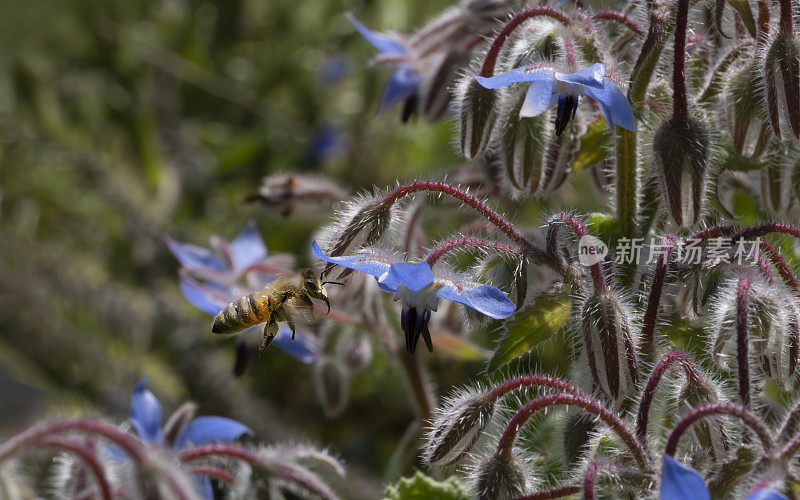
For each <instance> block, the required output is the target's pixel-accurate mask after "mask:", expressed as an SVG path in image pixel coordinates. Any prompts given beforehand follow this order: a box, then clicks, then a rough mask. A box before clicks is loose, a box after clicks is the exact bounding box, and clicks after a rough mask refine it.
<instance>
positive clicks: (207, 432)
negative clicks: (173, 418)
mask: <svg viewBox="0 0 800 500" xmlns="http://www.w3.org/2000/svg"><path fill="white" fill-rule="evenodd" d="M161 421H162V409H161V403H160V402H159V401H158V398H156V396H155V395H154V394H153V393H152V392H150V389H148V388H147V379H146V378H145V379H142V380H140V381H139V382H138V383H137V384H136V386H135V387H134V388H133V393H132V394H131V409H130V413H129V414H128V422H130V424H131V426H133V428H134V429H135V430H136V434H138V436H139V439H141V440H142V442H143V443H145V444H147V445H150V446H156V447H164V446H166V447H168V448H170V449H172V450H174V451H181V450H184V449H186V448H189V447H192V446H201V445H204V444H209V443H216V442H230V441H234V440H236V439H238V438H240V437H242V436H244V435H250V434H253V431H252V430H250V428H249V427H247V426H246V425H244V424H242V423H239V422H237V421H236V420H231V419H229V418H225V417H215V416H206V417H197V418H195V419H193V420H191V421H190V422H189V423H188V424H186V425H185V427H184V428H183V429H181V430H180V432H178V433H177V434H176V435H175V436H174V440H173V441H172V442H165V437H164V429H163V427H162V426H161ZM110 451H111V454H112V456H113V457H114V458H117V459H119V460H127V455H125V453H123V452H122V451H121V450H117V449H115V448H111V450H110ZM198 488H199V489H200V491H201V492H202V493H203V496H204V497H205V498H208V499H212V500H213V498H214V494H213V491H212V490H211V481H210V480H209V478H208V477H207V476H200V477H199V480H198Z"/></svg>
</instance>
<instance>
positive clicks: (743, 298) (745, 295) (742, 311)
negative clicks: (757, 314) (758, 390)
mask: <svg viewBox="0 0 800 500" xmlns="http://www.w3.org/2000/svg"><path fill="white" fill-rule="evenodd" d="M751 286H752V282H751V280H750V277H749V276H747V275H743V276H740V277H739V284H738V286H737V287H736V362H737V364H738V366H739V398H740V399H741V400H742V405H743V406H744V407H745V408H750V359H749V358H748V349H749V345H748V343H749V342H750V340H749V339H748V335H747V315H748V312H749V302H750V287H751Z"/></svg>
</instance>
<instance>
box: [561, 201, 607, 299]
mask: <svg viewBox="0 0 800 500" xmlns="http://www.w3.org/2000/svg"><path fill="white" fill-rule="evenodd" d="M556 224H566V225H568V226H569V227H570V228H571V229H572V231H573V232H574V233H575V236H576V237H577V238H578V240H580V239H581V238H583V237H584V236H587V235H588V234H589V232H588V231H587V230H586V226H584V225H583V223H582V222H581V221H580V220H578V218H577V217H575V216H574V215H572V214H570V213H567V212H560V213H558V214H556V215H554V216H553V217H551V218H550V220H549V221H548V225H549V226H550V227H551V230H550V231H548V234H547V239H548V241H547V248H548V250H549V253H551V254H552V253H555V252H556V250H555V248H556V244H557V241H558V230H557V228H556V227H555V225H556ZM554 258H555V256H554ZM590 269H591V272H592V282H593V283H594V289H595V291H596V292H597V293H598V294H600V293H603V292H606V291H608V284H607V283H606V277H605V273H603V265H602V263H601V262H597V263H595V264H592V265H591V266H590Z"/></svg>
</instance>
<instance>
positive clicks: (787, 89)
mask: <svg viewBox="0 0 800 500" xmlns="http://www.w3.org/2000/svg"><path fill="white" fill-rule="evenodd" d="M799 61H800V44H798V41H797V40H796V39H795V38H792V37H791V36H789V35H787V34H784V33H778V34H777V35H776V36H775V39H774V40H773V41H772V44H771V45H770V47H769V49H768V50H767V55H766V58H765V60H764V87H765V88H766V97H767V112H768V113H769V121H770V124H771V125H772V131H773V132H774V133H775V136H776V137H777V138H778V140H782V138H783V136H784V135H787V134H792V135H794V136H795V137H800V62H799Z"/></svg>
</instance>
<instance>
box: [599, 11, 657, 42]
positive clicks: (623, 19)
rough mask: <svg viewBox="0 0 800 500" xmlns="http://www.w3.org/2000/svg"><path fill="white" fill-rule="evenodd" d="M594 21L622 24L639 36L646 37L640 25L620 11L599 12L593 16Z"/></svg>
mask: <svg viewBox="0 0 800 500" xmlns="http://www.w3.org/2000/svg"><path fill="white" fill-rule="evenodd" d="M592 19H604V20H606V21H614V22H615V23H619V24H622V25H623V26H626V27H628V28H629V29H630V30H631V31H633V32H634V33H636V34H637V35H639V36H642V35H644V31H643V30H642V27H641V26H639V24H638V23H637V22H636V21H634V20H633V18H632V17H631V16H629V15H628V14H626V13H624V12H620V11H618V10H598V11H597V12H595V13H594V14H592Z"/></svg>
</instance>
